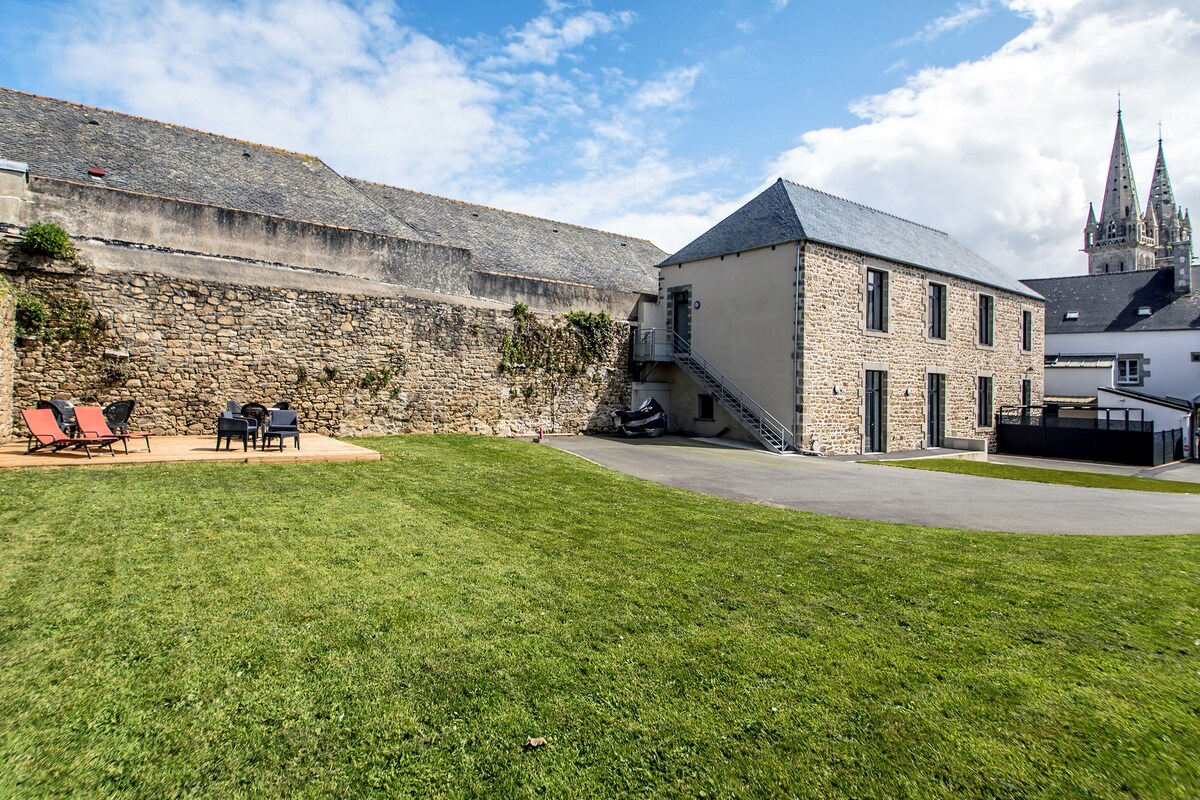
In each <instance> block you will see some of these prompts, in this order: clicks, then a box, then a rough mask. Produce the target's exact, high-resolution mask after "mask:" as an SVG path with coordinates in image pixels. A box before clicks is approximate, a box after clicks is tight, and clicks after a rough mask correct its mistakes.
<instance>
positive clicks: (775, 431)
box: [655, 331, 799, 453]
mask: <svg viewBox="0 0 1200 800" xmlns="http://www.w3.org/2000/svg"><path fill="white" fill-rule="evenodd" d="M655 333H659V335H660V336H661V333H660V332H658V331H655ZM666 333H670V334H671V337H670V340H671V351H672V352H671V355H672V360H673V361H674V362H675V363H676V364H677V365H678V366H679V368H680V369H682V370H683V371H684V372H686V373H687V374H688V377H690V378H691V379H692V380H693V381H695V382H696V383H697V384H698V385H699V386H701V387H703V388H704V389H705V390H706V391H707V392H708V393H709V394H711V395H712V396H713V399H714V400H716V401H717V402H718V403H720V404H721V407H722V408H724V409H725V410H726V411H728V412H729V413H730V414H731V415H732V416H733V418H734V419H736V420H737V421H738V422H740V423H741V424H742V425H743V426H744V427H745V428H746V430H748V431H750V433H752V434H753V435H754V437H755V438H756V439H758V441H759V442H761V443H762V445H763V446H764V447H766V448H767V449H768V450H773V451H774V452H776V453H795V452H799V448H798V447H797V446H796V440H795V438H794V437H793V436H792V432H791V430H789V429H788V428H787V426H785V425H784V424H783V423H782V422H780V421H779V420H777V419H775V417H773V416H771V413H770V412H769V411H767V410H766V409H765V408H763V407H762V406H761V405H760V404H759V403H758V402H756V401H755V400H754V399H753V398H751V397H750V396H749V395H748V394H746V392H745V391H743V390H742V389H741V387H739V386H738V385H737V384H736V383H734V382H733V381H731V380H729V378H727V377H725V375H724V374H723V373H722V372H721V371H720V370H719V369H717V368H716V367H714V366H713V365H712V363H711V362H709V361H708V359H706V358H704V356H702V355H700V354H699V353H697V352H696V350H695V348H693V347H692V346H691V344H690V343H688V342H687V341H686V340H684V339H683V337H681V336H679V335H678V334H676V333H674V332H673V331H667V332H666Z"/></svg>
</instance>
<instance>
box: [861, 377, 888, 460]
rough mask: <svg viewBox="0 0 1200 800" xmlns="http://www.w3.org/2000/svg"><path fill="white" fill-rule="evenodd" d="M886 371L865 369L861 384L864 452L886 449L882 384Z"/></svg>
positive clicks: (878, 451) (885, 380)
mask: <svg viewBox="0 0 1200 800" xmlns="http://www.w3.org/2000/svg"><path fill="white" fill-rule="evenodd" d="M886 375H887V373H885V372H883V371H881V370H874V369H869V370H867V374H866V380H865V384H864V386H863V432H864V434H865V436H864V438H865V441H864V442H863V448H864V452H867V453H883V452H886V451H887V437H886V435H885V433H884V429H885V425H884V405H883V392H884V384H885V383H886V382H887V378H886Z"/></svg>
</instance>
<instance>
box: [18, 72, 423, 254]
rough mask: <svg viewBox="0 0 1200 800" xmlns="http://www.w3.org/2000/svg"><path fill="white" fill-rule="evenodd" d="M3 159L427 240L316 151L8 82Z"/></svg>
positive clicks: (41, 171)
mask: <svg viewBox="0 0 1200 800" xmlns="http://www.w3.org/2000/svg"><path fill="white" fill-rule="evenodd" d="M0 158H4V159H12V160H14V161H23V162H26V163H28V164H29V171H30V173H31V174H33V175H38V176H43V177H48V178H62V179H67V180H73V181H80V182H85V183H88V182H91V183H97V184H100V185H104V186H108V187H111V188H117V189H126V190H129V191H134V192H141V193H144V194H152V195H158V196H161V197H169V198H175V199H179V200H188V201H192V202H197V203H206V204H209V205H213V206H219V207H223V208H232V209H238V210H241V211H250V212H254V213H259V214H269V215H273V216H279V217H285V218H288V219H294V220H299V221H302V222H315V223H318V224H321V225H333V226H337V227H343V228H354V229H357V230H362V231H368V232H372V233H382V234H388V235H392V236H399V237H402V238H406V239H416V240H418V241H419V240H420V237H419V236H418V235H417V234H416V232H415V231H414V230H412V229H411V228H410V227H409V226H408V225H406V224H405V223H404V222H403V221H401V220H399V219H397V218H396V217H395V216H393V215H392V214H389V213H388V212H387V211H386V210H384V209H382V208H380V207H379V206H378V205H376V204H375V203H373V202H371V201H370V200H369V199H368V198H366V197H365V196H363V194H362V192H360V191H359V190H358V189H356V188H355V187H354V186H353V185H351V184H350V183H349V182H348V181H347V180H346V179H345V178H343V177H342V176H341V175H339V174H338V173H337V172H335V171H334V170H332V169H330V168H329V167H328V166H327V165H326V164H325V162H323V161H322V160H321V159H319V158H317V157H315V156H309V155H304V154H301V153H293V152H289V151H287V150H280V149H278V148H275V147H266V146H264V145H260V144H253V143H250V142H244V141H241V140H239V139H230V138H227V137H224V136H217V135H215V134H211V133H204V132H203V131H197V130H193V129H191V128H184V127H180V126H178V125H171V124H168V123H164V122H156V121H154V120H149V119H143V118H141V117H133V116H129V115H127V114H120V113H117V112H115V111H106V110H104V109H100V108H92V107H90V106H83V105H77V104H75V103H68V102H66V101H65V100H55V99H53V98H48V97H40V96H38V95H32V94H26V93H24V92H17V91H13V90H11V89H3V88H0ZM93 167H99V168H101V169H103V170H105V175H104V177H103V178H101V179H96V178H92V177H89V175H88V170H89V169H90V168H93Z"/></svg>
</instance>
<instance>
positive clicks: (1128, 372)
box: [1117, 358, 1142, 386]
mask: <svg viewBox="0 0 1200 800" xmlns="http://www.w3.org/2000/svg"><path fill="white" fill-rule="evenodd" d="M1141 382H1142V364H1141V361H1139V360H1138V359H1136V358H1119V359H1117V383H1120V384H1124V385H1126V386H1136V385H1137V384H1139V383H1141Z"/></svg>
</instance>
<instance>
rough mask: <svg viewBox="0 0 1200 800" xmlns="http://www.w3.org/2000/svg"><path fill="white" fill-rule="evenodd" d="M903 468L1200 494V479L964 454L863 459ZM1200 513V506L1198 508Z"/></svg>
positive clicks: (1007, 478)
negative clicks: (1078, 468)
mask: <svg viewBox="0 0 1200 800" xmlns="http://www.w3.org/2000/svg"><path fill="white" fill-rule="evenodd" d="M858 463H860V464H872V465H879V466H884V467H900V468H902V469H921V470H926V471H928V472H949V473H953V474H955V475H977V476H979V477H981V478H998V479H1000V480H1008V481H1028V482H1031V483H1055V484H1061V485H1063V486H1085V487H1088V488H1092V489H1124V490H1126V491H1135V492H1160V493H1163V494H1200V483H1186V482H1183V481H1168V480H1161V479H1158V478H1139V477H1136V476H1133V475H1109V474H1105V473H1099V472H1079V471H1075V470H1065V469H1045V468H1043V467H1026V466H1017V465H1015V464H992V463H989V462H987V461H970V460H967V459H962V458H911V459H904V460H896V461H880V460H873V461H860V462H858ZM1197 512H1198V513H1200V509H1197Z"/></svg>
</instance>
